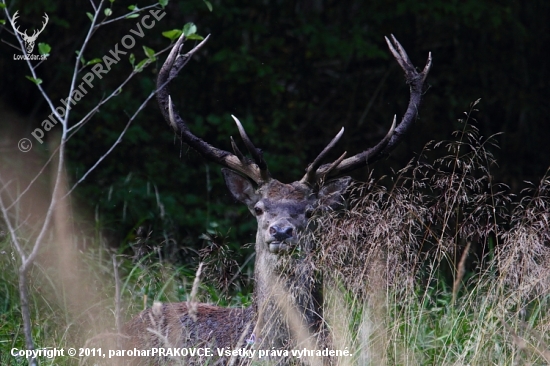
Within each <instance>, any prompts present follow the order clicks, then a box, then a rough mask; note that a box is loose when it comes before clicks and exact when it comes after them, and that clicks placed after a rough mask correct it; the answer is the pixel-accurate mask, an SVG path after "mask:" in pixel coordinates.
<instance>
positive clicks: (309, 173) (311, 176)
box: [300, 127, 344, 185]
mask: <svg viewBox="0 0 550 366" xmlns="http://www.w3.org/2000/svg"><path fill="white" fill-rule="evenodd" d="M343 134H344V127H342V128H341V129H340V132H338V133H337V134H336V136H334V138H333V139H332V141H330V142H329V144H328V145H327V146H326V147H325V148H324V149H323V151H321V153H320V154H319V155H317V157H316V158H315V160H313V162H312V163H311V164H309V166H308V167H307V169H306V174H305V175H304V177H303V178H302V179H301V180H300V182H301V183H305V184H309V185H313V184H315V181H316V180H317V176H318V175H317V168H319V166H321V163H322V162H323V160H324V159H325V157H326V156H327V155H328V153H329V152H330V151H331V150H332V149H333V148H334V146H335V145H336V144H337V143H338V141H340V138H342V135H343Z"/></svg>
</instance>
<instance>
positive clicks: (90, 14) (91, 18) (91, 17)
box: [86, 12, 94, 22]
mask: <svg viewBox="0 0 550 366" xmlns="http://www.w3.org/2000/svg"><path fill="white" fill-rule="evenodd" d="M86 15H87V16H88V18H90V20H91V21H92V22H93V21H94V16H93V15H92V13H89V12H86Z"/></svg>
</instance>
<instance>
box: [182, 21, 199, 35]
mask: <svg viewBox="0 0 550 366" xmlns="http://www.w3.org/2000/svg"><path fill="white" fill-rule="evenodd" d="M183 33H185V37H187V38H189V36H190V35H192V34H195V33H197V26H196V25H195V24H194V23H187V24H186V25H184V26H183Z"/></svg>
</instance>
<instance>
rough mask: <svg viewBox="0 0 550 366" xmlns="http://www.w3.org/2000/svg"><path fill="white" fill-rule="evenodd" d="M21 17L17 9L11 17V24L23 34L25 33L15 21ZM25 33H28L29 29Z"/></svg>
mask: <svg viewBox="0 0 550 366" xmlns="http://www.w3.org/2000/svg"><path fill="white" fill-rule="evenodd" d="M18 18H19V10H17V11H16V12H15V13H13V16H12V17H11V24H12V26H13V28H14V29H15V31H16V32H17V33H19V34H21V35H23V33H22V32H21V31H20V30H19V26H17V27H16V26H15V21H16V20H17V19H18ZM25 34H27V31H25Z"/></svg>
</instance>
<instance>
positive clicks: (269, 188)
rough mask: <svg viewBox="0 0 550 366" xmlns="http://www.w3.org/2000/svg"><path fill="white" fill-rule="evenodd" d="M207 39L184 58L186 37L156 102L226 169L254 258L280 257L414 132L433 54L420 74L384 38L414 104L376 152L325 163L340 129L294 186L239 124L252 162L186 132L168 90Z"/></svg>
mask: <svg viewBox="0 0 550 366" xmlns="http://www.w3.org/2000/svg"><path fill="white" fill-rule="evenodd" d="M208 38H209V37H206V38H205V39H204V40H203V41H202V42H201V43H200V44H198V45H197V46H196V47H195V48H193V49H192V50H191V51H189V52H188V53H186V54H184V55H181V54H180V51H181V47H182V45H183V41H184V40H185V36H184V35H182V36H181V37H180V39H179V40H178V41H177V42H176V44H175V46H174V47H173V49H172V51H171V52H170V55H169V56H168V58H167V59H166V62H165V63H164V65H163V67H162V68H161V70H160V72H159V76H158V79H157V88H158V90H157V100H158V103H159V106H160V109H161V111H162V113H163V115H164V118H165V119H166V121H167V122H168V123H169V124H170V126H172V128H173V129H174V131H175V132H176V134H177V136H178V137H179V138H180V139H181V140H182V141H183V142H185V143H187V144H188V145H189V146H191V147H192V148H194V149H195V150H196V151H198V152H199V153H200V154H201V155H202V156H203V157H205V158H206V159H208V160H211V161H213V162H216V163H218V164H219V165H221V166H223V167H225V169H223V175H224V178H225V181H226V184H227V186H228V188H229V190H230V191H231V193H232V195H233V196H234V197H235V198H236V199H237V200H239V201H241V202H243V203H244V204H246V205H247V207H248V209H249V210H250V212H251V213H252V214H253V215H254V216H255V217H256V219H257V221H258V231H257V238H256V254H257V255H258V253H263V252H266V253H270V254H273V255H277V254H281V253H284V252H287V251H289V250H290V249H292V248H293V247H294V246H295V245H296V243H297V239H298V237H299V234H300V232H301V231H302V230H303V229H304V228H305V226H306V223H307V219H308V218H309V215H310V214H311V212H312V211H313V210H314V209H315V208H317V207H319V206H324V207H333V206H335V205H337V204H338V203H340V201H341V195H342V193H343V192H344V191H345V190H346V188H347V187H348V185H349V182H350V178H349V177H345V178H339V177H341V176H342V175H344V174H346V173H349V172H351V171H353V170H355V169H357V168H360V167H363V166H366V165H368V164H372V163H373V162H375V161H376V160H378V159H380V158H381V157H382V156H385V155H386V154H387V153H389V152H390V151H391V150H392V149H393V148H394V147H395V146H396V145H397V144H398V143H399V141H400V140H401V139H402V137H403V135H404V134H405V133H406V132H407V131H408V130H409V129H410V127H411V125H412V124H413V122H414V120H415V119H416V116H417V113H418V108H419V105H420V101H421V96H422V88H423V85H424V81H425V79H426V76H427V74H428V72H429V70H430V67H431V54H430V55H429V56H428V61H427V63H426V66H425V67H424V70H423V71H422V72H417V71H416V69H415V67H414V66H413V65H412V63H411V61H410V59H409V57H408V56H407V53H406V52H405V50H404V49H403V47H402V46H401V44H400V43H399V42H398V41H397V40H396V39H395V37H394V36H393V35H392V36H391V40H390V39H388V38H386V42H387V44H388V47H389V49H390V51H391V53H392V54H393V56H394V57H395V59H396V60H397V62H398V63H399V65H400V66H401V68H402V69H403V70H404V71H405V76H406V79H407V83H408V84H409V85H410V100H409V105H408V107H407V111H406V112H405V115H404V116H403V118H402V120H401V122H400V123H399V124H398V125H396V118H395V117H394V119H393V123H392V125H391V128H390V129H389V131H388V133H387V134H386V136H385V137H384V138H383V139H382V140H381V141H380V142H379V143H378V144H377V145H376V146H374V147H372V148H369V149H366V150H364V151H363V152H361V153H359V154H356V155H354V156H352V157H348V158H346V152H344V153H343V154H342V155H341V156H340V157H339V158H338V159H336V161H334V162H332V163H326V164H322V163H323V161H324V160H325V158H326V156H327V155H328V153H329V152H330V151H332V150H333V149H334V147H335V145H336V144H337V142H338V141H339V139H340V138H341V137H342V135H343V133H344V129H343V128H342V129H341V130H340V131H339V132H338V134H337V135H336V136H335V137H334V138H333V139H332V141H331V142H330V143H329V144H328V145H327V146H326V147H325V149H324V150H323V151H322V152H321V153H320V154H319V155H318V156H317V158H316V159H315V160H314V161H313V162H312V163H311V164H310V165H309V166H308V167H307V169H306V172H305V175H304V176H303V177H302V178H301V179H300V180H298V181H296V182H293V183H291V184H283V183H281V182H279V181H278V180H276V179H274V178H272V177H271V175H270V174H269V171H268V169H267V164H266V162H265V161H264V159H263V156H262V152H261V150H259V149H258V148H256V147H255V146H254V144H253V143H252V141H251V140H250V138H249V137H248V135H247V134H246V132H245V130H244V128H243V126H242V124H241V123H240V122H239V120H238V119H237V118H236V117H234V116H232V117H233V119H234V120H235V123H236V125H237V128H238V131H239V134H240V136H241V139H242V140H243V142H244V145H245V146H246V148H247V150H248V152H249V153H250V156H251V157H252V159H249V158H247V157H246V156H245V155H244V154H243V153H242V152H241V151H240V150H239V148H238V147H237V144H236V143H235V141H234V140H233V138H231V145H232V148H233V152H229V151H225V150H220V149H218V148H216V147H214V146H211V145H210V144H208V143H207V142H206V141H204V140H202V139H201V138H199V137H197V136H195V135H194V134H193V133H192V132H191V131H190V130H189V129H188V127H187V125H186V124H185V122H184V121H183V119H182V118H181V117H180V116H179V114H177V113H175V112H174V106H173V104H172V101H171V98H170V96H169V92H168V88H167V85H168V83H169V82H170V81H171V80H173V79H174V78H175V77H176V76H177V74H178V73H179V71H180V70H181V69H182V68H183V66H185V64H186V63H187V62H188V61H189V60H190V58H191V57H192V56H193V54H194V53H196V52H197V51H198V50H199V49H200V48H201V47H202V46H203V45H204V43H205V42H206V41H207V40H208Z"/></svg>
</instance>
